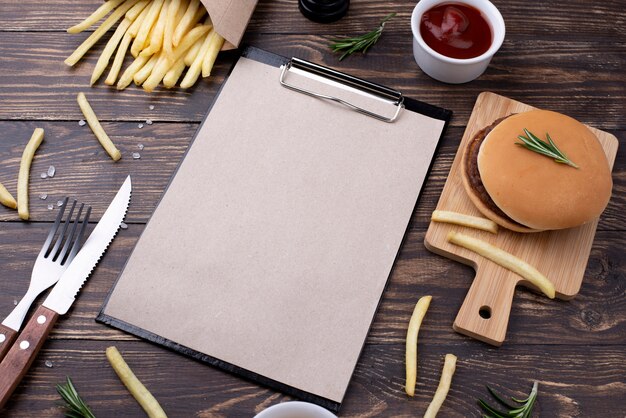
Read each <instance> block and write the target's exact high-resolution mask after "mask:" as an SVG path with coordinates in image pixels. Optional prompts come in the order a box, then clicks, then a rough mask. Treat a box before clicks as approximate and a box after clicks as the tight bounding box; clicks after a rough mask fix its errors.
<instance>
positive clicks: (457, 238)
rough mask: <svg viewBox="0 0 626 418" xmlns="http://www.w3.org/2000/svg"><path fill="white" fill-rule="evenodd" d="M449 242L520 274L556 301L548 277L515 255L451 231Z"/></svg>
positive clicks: (552, 285) (552, 286)
mask: <svg viewBox="0 0 626 418" xmlns="http://www.w3.org/2000/svg"><path fill="white" fill-rule="evenodd" d="M447 240H448V241H449V242H451V243H452V244H456V245H459V246H461V247H463V248H467V249H468V250H470V251H474V252H475V253H478V254H480V255H482V256H483V257H485V258H487V259H489V260H491V261H493V262H494V263H496V264H498V265H499V266H501V267H504V268H505V269H508V270H511V271H512V272H514V273H516V274H519V275H520V276H522V277H523V278H524V279H526V280H528V281H529V282H530V283H531V284H533V285H534V286H536V287H538V288H539V290H541V291H542V292H543V293H544V294H545V295H546V296H547V297H549V298H550V299H554V297H555V289H554V284H553V283H552V282H551V281H550V280H548V278H547V277H546V276H544V275H543V274H541V273H540V272H539V271H538V270H537V269H536V268H534V267H533V266H531V265H530V264H528V263H527V262H525V261H524V260H521V259H520V258H517V257H516V256H514V255H513V254H511V253H508V252H506V251H504V250H503V249H501V248H498V247H496V246H495V245H491V244H489V243H488V242H485V241H483V240H481V239H478V238H474V237H470V236H468V235H465V234H461V233H459V232H455V231H450V232H449V233H448V237H447Z"/></svg>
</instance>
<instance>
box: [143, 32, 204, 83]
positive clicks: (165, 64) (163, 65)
mask: <svg viewBox="0 0 626 418" xmlns="http://www.w3.org/2000/svg"><path fill="white" fill-rule="evenodd" d="M209 30H210V27H209V26H207V25H201V26H197V27H195V28H193V29H192V30H190V31H189V33H188V34H187V35H185V37H184V38H183V40H182V41H181V42H180V44H179V45H178V46H177V47H176V48H175V49H174V56H173V61H174V62H175V61H177V60H178V59H180V58H182V56H183V54H184V53H185V52H187V50H188V49H189V48H191V46H192V45H193V44H194V43H195V42H196V40H198V39H199V38H201V37H202V36H204V35H205V34H206V33H207V32H208V31H209ZM170 68H171V65H170V64H169V60H168V59H167V58H166V57H161V59H160V60H159V62H158V63H157V65H156V66H155V67H154V69H153V70H152V73H151V74H150V77H148V79H147V80H146V81H145V82H144V83H143V85H142V87H143V88H144V90H146V91H148V92H151V91H153V90H154V89H155V88H156V86H157V85H158V84H159V83H160V82H161V80H163V77H165V74H166V73H167V71H168V70H169V69H170Z"/></svg>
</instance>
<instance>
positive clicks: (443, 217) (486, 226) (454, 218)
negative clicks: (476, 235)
mask: <svg viewBox="0 0 626 418" xmlns="http://www.w3.org/2000/svg"><path fill="white" fill-rule="evenodd" d="M430 219H431V220H432V221H434V222H443V223H449V224H455V225H461V226H466V227H468V228H475V229H480V230H483V231H487V232H491V233H492V234H497V233H498V224H497V223H495V222H494V221H492V220H491V219H487V218H479V217H478V216H471V215H465V214H463V213H459V212H453V211H448V210H435V211H433V214H432V216H431V217H430Z"/></svg>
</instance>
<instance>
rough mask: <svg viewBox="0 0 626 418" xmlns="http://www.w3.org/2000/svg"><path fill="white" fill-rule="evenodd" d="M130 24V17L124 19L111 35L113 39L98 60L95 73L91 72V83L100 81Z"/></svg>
mask: <svg viewBox="0 0 626 418" xmlns="http://www.w3.org/2000/svg"><path fill="white" fill-rule="evenodd" d="M130 25H131V21H130V20H129V19H128V18H124V20H122V23H120V24H119V25H118V26H117V29H115V32H114V33H113V36H111V39H109V42H107V44H106V46H105V47H104V50H103V51H102V54H100V58H98V62H97V63H96V66H95V67H94V69H93V73H92V74H91V80H90V85H92V86H93V85H94V83H95V82H96V81H98V79H99V78H100V76H101V75H102V73H103V72H104V70H106V68H107V65H109V60H110V59H111V55H113V52H115V48H117V46H118V44H119V43H120V41H121V40H122V38H123V37H124V34H125V33H126V31H127V30H128V27H129V26H130Z"/></svg>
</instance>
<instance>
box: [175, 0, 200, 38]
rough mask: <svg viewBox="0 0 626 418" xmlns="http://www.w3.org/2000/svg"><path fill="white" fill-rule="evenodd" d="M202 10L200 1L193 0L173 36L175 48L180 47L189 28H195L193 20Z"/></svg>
mask: <svg viewBox="0 0 626 418" xmlns="http://www.w3.org/2000/svg"><path fill="white" fill-rule="evenodd" d="M200 9H202V8H201V7H200V0H191V1H190V2H189V6H187V10H186V11H185V14H184V15H183V17H182V19H181V20H180V22H178V25H177V26H176V29H174V34H173V35H172V45H173V46H178V44H179V43H180V41H181V40H182V39H183V36H184V35H185V33H187V31H188V30H189V28H191V27H192V26H193V23H192V20H193V18H194V17H195V15H196V13H197V12H198V10H200ZM198 20H200V19H198Z"/></svg>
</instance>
